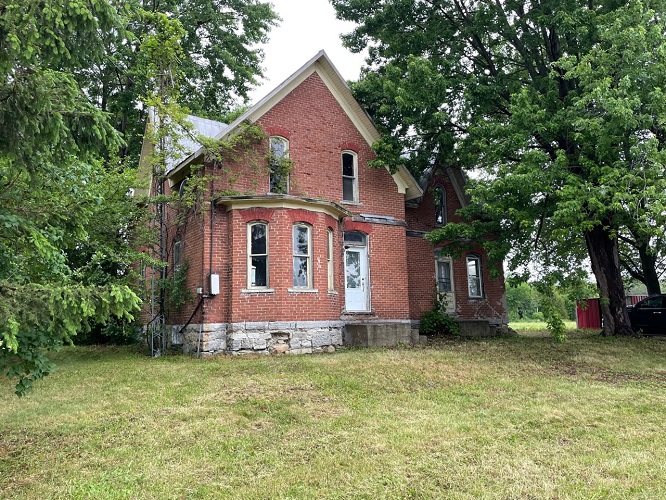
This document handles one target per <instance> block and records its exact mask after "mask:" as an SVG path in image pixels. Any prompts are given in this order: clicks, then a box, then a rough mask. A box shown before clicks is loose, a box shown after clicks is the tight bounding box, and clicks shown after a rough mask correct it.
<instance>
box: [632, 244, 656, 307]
mask: <svg viewBox="0 0 666 500" xmlns="http://www.w3.org/2000/svg"><path fill="white" fill-rule="evenodd" d="M638 255H639V257H640V259H641V267H642V268H643V277H644V279H645V286H646V288H647V293H648V295H654V294H655V293H661V285H659V276H657V269H656V267H655V266H656V263H657V257H656V256H655V255H651V254H650V253H649V251H648V245H647V243H641V244H640V245H638Z"/></svg>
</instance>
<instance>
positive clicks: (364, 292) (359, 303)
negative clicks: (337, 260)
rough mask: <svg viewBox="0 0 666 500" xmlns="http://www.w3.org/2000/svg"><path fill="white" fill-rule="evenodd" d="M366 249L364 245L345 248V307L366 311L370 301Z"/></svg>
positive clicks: (350, 309) (349, 309)
mask: <svg viewBox="0 0 666 500" xmlns="http://www.w3.org/2000/svg"><path fill="white" fill-rule="evenodd" d="M369 297H370V282H369V280H368V251H367V249H366V248H365V247H350V248H346V249H345V309H346V310H347V311H368V310H369V307H368V306H369V304H370V301H369V300H368V299H369Z"/></svg>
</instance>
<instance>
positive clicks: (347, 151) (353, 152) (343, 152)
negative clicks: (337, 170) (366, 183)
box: [340, 150, 358, 203]
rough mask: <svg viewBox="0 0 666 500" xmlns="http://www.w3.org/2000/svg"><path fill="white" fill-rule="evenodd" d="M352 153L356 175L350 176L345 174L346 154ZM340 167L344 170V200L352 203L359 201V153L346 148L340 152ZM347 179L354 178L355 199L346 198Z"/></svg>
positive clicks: (353, 191) (353, 192)
mask: <svg viewBox="0 0 666 500" xmlns="http://www.w3.org/2000/svg"><path fill="white" fill-rule="evenodd" d="M345 155H350V156H351V157H352V162H353V167H354V175H353V176H349V175H345V174H344V171H345V170H344V164H345V163H344V156H345ZM340 167H341V170H342V201H343V202H344V201H346V202H350V203H358V154H357V153H356V152H355V151H350V150H344V151H342V152H341V153H340ZM345 179H351V180H352V196H353V199H351V200H348V199H346V198H345Z"/></svg>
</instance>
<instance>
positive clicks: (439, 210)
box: [432, 184, 447, 226]
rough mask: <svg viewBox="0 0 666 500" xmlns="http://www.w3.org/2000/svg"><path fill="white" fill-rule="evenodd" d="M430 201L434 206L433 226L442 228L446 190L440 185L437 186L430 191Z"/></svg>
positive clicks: (444, 215) (444, 220) (444, 218)
mask: <svg viewBox="0 0 666 500" xmlns="http://www.w3.org/2000/svg"><path fill="white" fill-rule="evenodd" d="M432 200H433V203H434V204H435V225H436V226H443V225H445V224H446V222H447V220H446V190H445V189H444V186H442V185H441V184H437V185H436V186H435V187H433V189H432Z"/></svg>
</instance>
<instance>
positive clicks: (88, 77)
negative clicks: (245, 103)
mask: <svg viewBox="0 0 666 500" xmlns="http://www.w3.org/2000/svg"><path fill="white" fill-rule="evenodd" d="M157 15H164V16H166V18H167V19H169V20H170V21H172V22H178V23H179V25H180V26H181V27H182V29H183V35H182V36H181V37H180V38H179V40H178V43H179V45H180V47H179V48H180V60H179V65H178V66H179V68H178V69H179V71H180V72H181V73H182V76H183V77H182V78H180V79H178V86H179V88H178V91H179V94H180V102H179V103H180V104H181V105H184V106H186V107H187V108H188V109H189V110H190V111H191V112H192V113H194V114H197V115H198V116H207V117H210V118H218V119H219V118H220V117H221V116H223V115H224V114H226V113H227V112H229V111H230V110H231V109H232V108H233V107H234V106H235V105H236V100H237V99H238V98H240V99H246V98H247V95H248V92H249V90H250V88H251V87H252V85H253V84H255V83H256V79H257V77H258V76H260V75H261V61H262V56H263V54H262V51H261V48H260V47H259V44H260V43H261V42H265V41H266V37H267V34H268V32H269V30H270V29H271V28H272V27H273V26H274V25H275V24H276V22H277V20H278V18H277V14H276V13H275V12H274V11H273V10H272V7H271V5H270V4H269V3H268V2H262V1H260V0H161V1H160V2H155V1H153V0H137V1H136V2H133V3H132V8H131V9H127V10H125V11H124V12H123V18H122V22H123V26H124V27H125V28H126V30H124V31H117V30H111V31H106V32H105V33H104V34H103V36H104V42H105V45H106V47H107V54H106V57H105V58H104V59H102V60H99V61H97V62H96V64H94V65H90V66H88V67H87V68H85V70H84V71H82V72H81V73H80V74H79V77H78V81H79V83H80V85H81V87H82V88H84V89H86V92H87V94H88V95H89V96H90V98H91V99H92V100H93V101H94V102H96V103H97V105H98V106H99V108H100V109H101V110H102V111H105V112H109V113H110V114H111V115H112V120H113V121H112V123H113V124H114V126H115V127H116V128H117V130H119V131H120V132H121V133H122V134H123V136H124V139H125V143H124V145H123V146H122V148H121V151H120V153H121V156H123V157H124V158H126V159H127V160H128V161H129V162H130V163H132V162H134V163H136V161H138V158H139V150H140V147H141V138H142V135H143V132H144V126H145V120H146V116H147V110H146V108H145V106H142V105H141V104H140V103H141V102H142V101H143V99H144V98H145V97H146V96H148V95H150V94H151V93H152V92H153V91H154V90H155V87H154V81H153V80H152V79H151V78H150V76H149V75H148V74H147V72H146V68H145V65H144V63H145V57H144V55H143V54H142V53H141V52H142V49H141V47H142V45H143V43H144V42H145V41H146V40H147V39H149V38H150V37H152V36H153V35H154V32H155V19H156V16H157Z"/></svg>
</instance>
